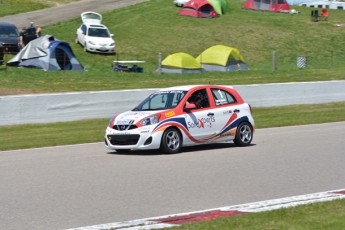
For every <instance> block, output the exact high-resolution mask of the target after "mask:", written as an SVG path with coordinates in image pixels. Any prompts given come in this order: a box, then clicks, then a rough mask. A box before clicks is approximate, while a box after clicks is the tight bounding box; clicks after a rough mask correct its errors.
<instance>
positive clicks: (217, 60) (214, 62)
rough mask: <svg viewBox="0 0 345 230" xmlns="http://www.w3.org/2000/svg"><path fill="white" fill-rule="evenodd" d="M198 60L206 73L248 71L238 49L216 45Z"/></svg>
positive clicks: (205, 51)
mask: <svg viewBox="0 0 345 230" xmlns="http://www.w3.org/2000/svg"><path fill="white" fill-rule="evenodd" d="M196 60H197V61H198V62H199V63H200V64H202V66H203V67H204V69H205V70H206V71H220V72H226V71H234V70H248V66H247V65H246V64H245V60H244V58H243V57H242V55H241V54H240V52H239V51H238V49H236V48H232V47H229V46H224V45H215V46H212V47H210V48H208V49H206V50H204V51H203V52H202V53H201V54H200V55H199V56H198V57H197V58H196Z"/></svg>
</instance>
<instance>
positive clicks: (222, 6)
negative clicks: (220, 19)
mask: <svg viewBox="0 0 345 230" xmlns="http://www.w3.org/2000/svg"><path fill="white" fill-rule="evenodd" d="M208 2H209V3H211V5H212V6H213V8H214V10H215V11H216V12H217V14H219V15H222V14H224V13H225V12H230V6H229V3H228V1H227V0H208Z"/></svg>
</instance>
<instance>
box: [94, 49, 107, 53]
mask: <svg viewBox="0 0 345 230" xmlns="http://www.w3.org/2000/svg"><path fill="white" fill-rule="evenodd" d="M96 50H97V51H98V52H109V50H101V49H96Z"/></svg>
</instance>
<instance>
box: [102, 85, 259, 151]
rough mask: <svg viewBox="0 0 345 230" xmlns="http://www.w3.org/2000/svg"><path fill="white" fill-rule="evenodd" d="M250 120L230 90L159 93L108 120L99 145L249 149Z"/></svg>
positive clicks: (198, 88) (178, 88)
mask: <svg viewBox="0 0 345 230" xmlns="http://www.w3.org/2000/svg"><path fill="white" fill-rule="evenodd" d="M254 130H255V127H254V119H253V117H252V110H251V107H250V105H249V104H247V103H245V102H244V101H243V99H242V98H241V96H240V95H239V94H238V92H237V91H236V90H235V89H234V88H233V87H230V86H217V85H195V86H176V87H171V88H167V89H161V90H159V91H157V92H155V93H153V94H151V95H150V96H149V97H147V98H146V99H145V100H144V101H143V102H141V103H140V104H139V105H138V106H137V107H135V108H134V109H133V110H131V111H128V112H124V113H121V114H118V115H116V116H114V117H113V118H111V119H110V122H109V125H108V126H107V128H106V130H105V136H104V140H105V145H106V147H107V148H109V149H112V150H116V151H117V152H127V151H130V150H137V149H143V150H146V149H161V150H162V151H163V152H165V153H177V152H179V151H180V148H181V147H182V146H188V145H198V144H204V143H211V142H223V141H234V143H235V144H236V145H237V146H248V145H250V143H251V141H252V138H253V134H254Z"/></svg>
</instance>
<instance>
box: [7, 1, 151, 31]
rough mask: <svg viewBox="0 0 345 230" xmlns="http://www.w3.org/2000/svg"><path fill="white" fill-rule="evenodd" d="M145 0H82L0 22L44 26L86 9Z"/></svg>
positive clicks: (76, 16)
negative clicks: (31, 23) (32, 23)
mask: <svg viewBox="0 0 345 230" xmlns="http://www.w3.org/2000/svg"><path fill="white" fill-rule="evenodd" d="M145 1H146V0H82V1H79V2H73V3H70V4H66V5H61V6H59V7H53V8H49V9H43V10H37V11H33V12H28V13H23V14H17V15H10V16H6V17H0V22H10V23H13V24H15V25H16V26H17V27H18V28H22V27H27V26H29V24H30V22H34V24H35V25H40V26H45V25H49V24H54V23H57V22H61V21H65V20H69V19H73V18H78V17H79V18H80V14H81V13H83V12H86V11H94V12H99V13H100V12H103V11H109V10H113V9H118V8H123V7H126V6H130V5H134V4H137V3H140V2H145ZM76 29H77V28H76ZM73 32H74V31H73Z"/></svg>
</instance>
